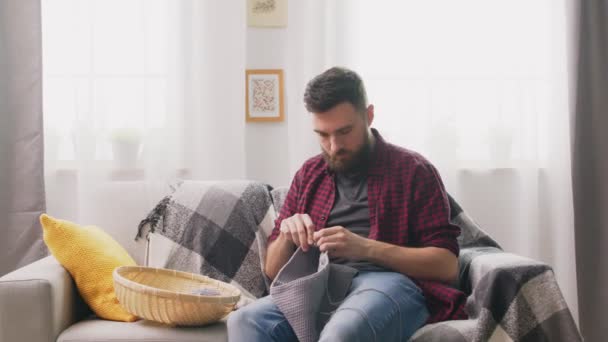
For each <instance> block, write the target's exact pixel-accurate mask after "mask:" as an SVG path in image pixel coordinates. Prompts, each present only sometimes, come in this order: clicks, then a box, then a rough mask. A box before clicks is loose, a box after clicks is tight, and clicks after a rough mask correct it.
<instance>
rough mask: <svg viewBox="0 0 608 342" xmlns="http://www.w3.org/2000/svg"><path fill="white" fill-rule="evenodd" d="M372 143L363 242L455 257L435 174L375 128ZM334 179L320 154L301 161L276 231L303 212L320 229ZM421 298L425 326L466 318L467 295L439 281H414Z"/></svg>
mask: <svg viewBox="0 0 608 342" xmlns="http://www.w3.org/2000/svg"><path fill="white" fill-rule="evenodd" d="M372 131H373V134H374V136H375V137H376V145H375V147H374V153H373V157H372V163H371V165H370V168H369V171H368V179H367V186H368V190H367V194H368V205H369V216H370V217H369V218H370V232H369V236H368V238H370V239H374V240H378V241H383V242H388V243H392V244H395V245H399V246H407V247H431V246H433V247H440V248H445V249H448V250H449V251H451V252H452V253H454V254H455V255H456V256H458V252H459V247H458V243H457V241H456V238H457V237H458V235H459V234H460V229H459V228H458V227H457V226H454V225H452V224H450V221H449V218H450V207H449V203H448V199H447V194H446V192H445V188H444V186H443V183H442V181H441V178H440V177H439V174H438V173H437V170H436V169H435V168H434V167H433V165H431V163H430V162H429V161H427V160H426V159H425V158H424V157H422V156H421V155H419V154H418V153H416V152H413V151H409V150H407V149H404V148H401V147H399V146H395V145H392V144H389V143H387V142H385V141H384V140H383V139H382V137H381V136H380V134H379V133H378V132H377V131H376V130H372ZM335 195H336V186H335V182H334V177H333V174H332V172H331V170H329V168H328V165H327V163H326V162H325V160H324V159H323V157H322V156H321V155H318V156H316V157H313V158H311V159H309V160H308V161H306V162H305V163H304V165H303V166H302V168H300V170H298V172H297V173H296V175H295V177H294V179H293V182H292V184H291V187H290V189H289V192H288V194H287V197H286V199H285V204H284V205H283V207H282V209H281V212H280V215H279V217H278V219H277V220H276V221H275V228H274V230H273V231H272V234H271V235H270V237H269V238H268V242H270V241H273V240H274V239H276V237H277V236H278V235H279V227H280V225H281V221H282V220H283V219H285V218H287V217H291V216H292V215H294V214H296V213H302V214H303V213H306V214H308V215H309V216H310V218H311V219H312V221H313V223H314V224H315V226H316V227H317V230H318V229H321V228H324V227H325V224H326V222H327V219H328V217H329V213H330V211H331V209H332V207H333V205H334V199H335ZM414 281H415V282H416V284H417V285H418V286H419V287H420V288H421V289H422V292H423V294H424V296H425V298H426V303H427V307H428V309H429V312H430V317H429V319H428V321H427V323H434V322H440V321H445V320H452V319H466V318H467V315H466V313H465V311H464V304H465V302H466V295H465V294H464V293H463V292H461V291H459V290H457V289H454V288H452V287H450V286H447V285H445V284H443V283H441V282H438V281H429V280H417V279H414Z"/></svg>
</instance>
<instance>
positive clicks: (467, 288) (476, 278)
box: [410, 197, 582, 342]
mask: <svg viewBox="0 0 608 342" xmlns="http://www.w3.org/2000/svg"><path fill="white" fill-rule="evenodd" d="M450 207H451V220H452V222H453V223H455V224H456V225H458V226H459V227H460V229H461V230H462V233H461V235H460V237H459V239H458V240H459V241H458V242H459V244H460V246H461V250H460V257H459V262H460V277H459V278H460V283H459V284H458V286H459V287H460V289H461V290H462V291H464V292H465V293H467V294H469V297H468V299H467V304H466V311H467V313H468V314H469V319H468V320H461V321H446V322H440V323H435V324H430V325H427V326H425V327H423V328H422V329H420V330H418V331H417V332H416V334H415V335H414V336H413V337H412V338H411V340H410V341H415V342H431V341H448V340H449V341H564V342H566V341H568V342H570V341H582V338H581V336H580V334H579V332H578V329H577V328H576V325H575V323H574V320H573V318H572V314H571V313H570V310H569V309H568V307H567V305H566V302H565V300H564V298H563V296H562V294H561V292H560V290H559V287H558V285H557V281H556V280H555V276H554V274H553V271H552V269H551V267H549V266H548V265H546V264H543V263H541V262H538V261H535V260H532V259H528V258H524V257H521V256H518V255H514V254H510V253H505V252H503V251H502V250H501V248H500V246H499V245H498V244H497V243H496V242H495V241H494V240H492V238H491V237H490V236H488V235H487V234H486V233H485V232H484V231H483V230H482V229H481V228H479V226H478V225H477V224H476V223H475V222H474V221H473V220H472V219H471V218H470V217H469V216H468V215H467V214H466V213H465V212H464V211H463V210H462V208H461V207H460V206H459V205H458V203H456V201H455V200H454V199H453V198H451V197H450Z"/></svg>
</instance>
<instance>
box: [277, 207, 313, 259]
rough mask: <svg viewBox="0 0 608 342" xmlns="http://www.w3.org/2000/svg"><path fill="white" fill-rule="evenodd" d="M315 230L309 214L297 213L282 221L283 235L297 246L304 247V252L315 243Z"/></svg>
mask: <svg viewBox="0 0 608 342" xmlns="http://www.w3.org/2000/svg"><path fill="white" fill-rule="evenodd" d="M314 232H315V225H314V224H313V223H312V220H311V219H310V216H308V214H295V215H293V216H292V217H288V218H286V219H284V220H283V221H281V235H282V236H283V237H284V238H285V239H287V240H288V241H291V242H293V243H294V244H295V245H296V246H299V247H302V250H303V251H304V252H306V251H308V248H309V246H311V245H313V244H314V240H313V238H312V236H313V233H314Z"/></svg>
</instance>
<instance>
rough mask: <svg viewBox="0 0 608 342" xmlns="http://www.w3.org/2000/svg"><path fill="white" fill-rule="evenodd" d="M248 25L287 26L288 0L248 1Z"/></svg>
mask: <svg viewBox="0 0 608 342" xmlns="http://www.w3.org/2000/svg"><path fill="white" fill-rule="evenodd" d="M247 24H248V25H249V26H253V27H284V26H287V0H247Z"/></svg>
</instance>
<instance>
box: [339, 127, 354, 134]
mask: <svg viewBox="0 0 608 342" xmlns="http://www.w3.org/2000/svg"><path fill="white" fill-rule="evenodd" d="M351 131H352V128H349V129H345V130H343V131H340V134H341V135H347V134H348V133H350V132H351Z"/></svg>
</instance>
